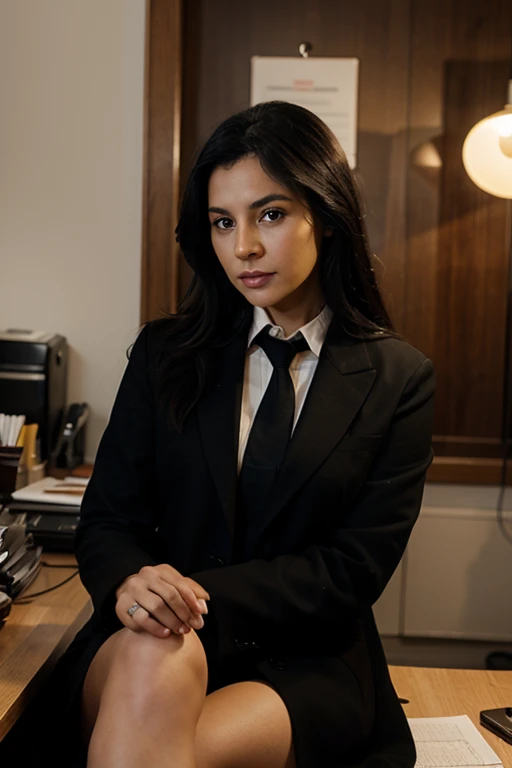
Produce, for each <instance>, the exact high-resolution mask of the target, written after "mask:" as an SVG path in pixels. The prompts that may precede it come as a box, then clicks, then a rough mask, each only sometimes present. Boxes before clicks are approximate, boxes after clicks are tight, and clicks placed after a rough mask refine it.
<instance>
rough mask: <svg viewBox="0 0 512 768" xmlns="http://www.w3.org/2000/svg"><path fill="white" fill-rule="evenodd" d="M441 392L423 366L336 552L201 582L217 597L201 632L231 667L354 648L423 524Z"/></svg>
mask: <svg viewBox="0 0 512 768" xmlns="http://www.w3.org/2000/svg"><path fill="white" fill-rule="evenodd" d="M434 390H435V377H434V370H433V366H432V363H431V362H430V360H428V359H426V358H423V360H422V362H421V363H420V365H419V367H418V368H417V369H416V371H415V372H414V373H413V374H412V376H411V377H410V378H409V380H408V382H407V384H406V385H405V387H404V389H403V391H402V395H401V398H400V400H399V403H398V406H397V408H396V411H395V413H394V416H393V419H392V422H391V425H390V427H389V429H388V432H387V433H386V436H385V438H384V440H383V444H382V446H381V447H380V450H379V452H378V454H377V456H376V458H375V460H374V462H373V464H372V468H371V470H370V474H369V476H368V477H367V479H366V481H365V484H364V486H363V488H362V490H361V492H360V493H359V496H358V497H357V498H356V500H355V503H354V504H353V506H352V507H351V508H350V509H349V510H348V511H347V512H344V513H343V520H342V521H341V523H340V526H339V528H338V529H337V530H334V531H333V532H332V535H331V538H330V540H329V541H328V542H327V541H326V542H325V544H323V545H321V546H319V545H315V546H310V547H308V548H307V549H306V550H304V551H303V552H301V553H298V554H285V555H280V556H278V557H276V558H274V559H271V560H263V559H255V560H251V561H249V562H246V563H240V564H235V565H231V566H225V567H221V568H215V569H213V570H207V571H202V572H199V573H194V574H191V576H192V578H194V579H195V580H196V581H197V582H198V583H200V584H201V585H202V586H203V587H204V588H205V589H206V590H207V591H208V592H209V594H210V596H211V600H210V602H209V604H208V606H209V614H208V617H207V622H205V627H204V628H203V629H202V630H201V632H203V633H205V638H204V639H205V640H206V639H207V637H208V639H209V642H210V643H212V644H213V645H214V646H215V647H216V650H217V653H218V656H219V658H220V659H221V660H222V659H225V660H228V659H229V657H233V656H240V655H241V654H243V653H247V652H251V649H253V650H255V651H256V652H259V651H260V650H261V649H264V648H271V649H276V648H283V649H286V650H287V651H289V652H293V651H296V652H300V651H301V650H303V651H305V650H306V651H307V652H309V653H311V652H314V651H315V650H316V652H320V653H322V652H323V653H325V652H327V650H328V647H329V646H330V645H331V644H332V648H333V649H336V648H338V649H339V648H340V644H342V643H343V642H346V641H347V635H348V634H350V627H351V626H354V625H355V619H357V617H359V616H360V614H361V612H362V611H363V610H364V609H369V608H370V607H371V605H372V604H373V603H374V602H375V601H376V600H377V598H378V597H379V596H380V595H381V593H382V591H383V590H384V587H385V586H386V584H387V583H388V581H389V579H390V578H391V576H392V574H393V572H394V570H395V569H396V567H397V565H398V563H399V561H400V558H401V557H402V554H403V552H404V550H405V547H406V544H407V541H408V539H409V535H410V533H411V530H412V527H413V525H414V523H415V521H416V519H417V516H418V513H419V510H420V506H421V500H422V496H423V487H424V482H425V475H426V471H427V469H428V467H429V465H430V464H431V462H432V458H433V453H432V417H433V395H434ZM316 642H317V643H318V644H319V646H318V647H317V648H316V649H315V643H316ZM240 649H242V650H240Z"/></svg>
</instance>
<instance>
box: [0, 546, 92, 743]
mask: <svg viewBox="0 0 512 768" xmlns="http://www.w3.org/2000/svg"><path fill="white" fill-rule="evenodd" d="M43 560H44V561H45V562H48V563H51V564H54V565H57V564H60V565H70V566H74V567H76V560H75V558H74V557H73V555H69V554H56V553H54V554H50V553H45V554H43ZM72 572H73V571H72V568H70V569H68V568H44V567H42V568H41V571H40V573H39V574H38V576H37V578H36V580H35V581H34V582H33V583H32V584H31V585H30V586H29V587H27V590H26V594H27V595H28V594H30V593H32V592H39V591H40V590H43V589H47V588H48V587H51V586H53V585H54V584H58V583H59V582H60V581H64V579H65V578H67V577H68V576H69V575H70V574H71V573H72ZM22 597H23V595H22V596H21V598H22ZM21 598H20V599H21ZM91 613H92V607H91V604H90V602H89V595H88V593H87V592H86V590H85V588H84V587H83V585H82V582H81V581H80V578H79V577H78V576H76V577H75V578H74V579H72V580H71V581H69V582H68V583H67V584H65V585H64V586H62V587H59V589H56V590H54V591H53V592H49V593H48V594H46V595H41V597H37V598H35V599H34V600H33V601H32V602H31V603H30V604H27V605H13V606H12V608H11V613H10V615H9V617H8V618H7V621H6V622H5V624H4V626H3V627H2V629H0V741H1V740H2V739H3V738H4V736H5V735H6V734H7V733H8V731H9V730H10V729H11V728H12V726H13V725H14V723H15V722H16V720H17V719H18V718H19V717H20V715H21V714H22V713H23V711H24V710H25V709H26V708H27V706H28V704H29V703H30V701H31V700H32V699H33V698H34V696H35V695H36V694H37V693H38V691H39V690H40V689H41V687H42V686H43V684H44V682H45V681H46V680H47V679H48V676H49V675H50V673H51V671H52V669H53V667H54V666H55V664H56V662H57V660H58V659H59V657H60V656H61V655H62V654H63V653H64V651H65V650H66V648H67V647H68V645H69V643H70V642H71V640H72V639H73V637H74V635H75V634H76V632H78V630H79V629H80V628H81V627H82V626H83V624H85V622H86V621H87V619H88V618H89V616H90V615H91Z"/></svg>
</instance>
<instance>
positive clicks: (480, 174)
mask: <svg viewBox="0 0 512 768" xmlns="http://www.w3.org/2000/svg"><path fill="white" fill-rule="evenodd" d="M462 161H463V163H464V167H465V169H466V171H467V174H468V176H469V178H470V179H471V180H472V181H473V182H474V183H475V184H476V185H477V187H480V189H483V190H484V191H485V192H489V193H490V194H491V195H495V196H496V197H506V198H512V104H507V106H506V107H505V109H504V110H502V111H501V112H495V113H494V114H493V115H489V117H486V118H484V119H483V120H480V122H479V123H477V124H476V125H475V126H474V127H473V128H472V129H471V130H470V132H469V133H468V135H467V136H466V140H465V141H464V145H463V147H462Z"/></svg>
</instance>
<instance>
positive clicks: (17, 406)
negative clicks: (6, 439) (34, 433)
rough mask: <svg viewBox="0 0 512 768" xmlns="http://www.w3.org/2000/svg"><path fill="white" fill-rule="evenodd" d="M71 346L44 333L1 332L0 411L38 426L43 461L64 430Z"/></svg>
mask: <svg viewBox="0 0 512 768" xmlns="http://www.w3.org/2000/svg"><path fill="white" fill-rule="evenodd" d="M67 368H68V345H67V341H66V339H65V338H64V336H61V335H59V334H52V333H45V332H43V331H26V330H19V329H8V330H6V331H0V411H2V412H4V413H7V414H25V416H26V417H27V423H37V424H39V438H40V448H41V459H42V460H43V461H44V460H45V459H48V458H49V456H50V454H51V452H52V450H53V448H54V446H55V444H56V441H57V437H58V433H59V431H60V429H61V427H62V420H63V417H64V409H65V406H66V395H67Z"/></svg>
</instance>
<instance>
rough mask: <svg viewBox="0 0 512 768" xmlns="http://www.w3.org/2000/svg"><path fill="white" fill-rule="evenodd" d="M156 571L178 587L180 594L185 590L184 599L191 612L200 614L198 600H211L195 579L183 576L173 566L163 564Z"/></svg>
mask: <svg viewBox="0 0 512 768" xmlns="http://www.w3.org/2000/svg"><path fill="white" fill-rule="evenodd" d="M155 570H157V571H158V573H159V575H160V577H161V578H162V579H164V581H166V582H168V583H169V584H173V585H174V586H176V587H178V588H179V590H180V592H181V591H182V588H183V598H184V599H185V601H186V602H187V604H188V605H189V607H190V609H191V610H194V611H196V612H197V613H199V612H200V608H199V607H198V605H197V599H202V600H209V599H210V595H209V594H208V592H207V591H206V590H205V589H204V588H203V587H202V586H201V585H200V584H198V583H197V581H194V579H191V578H190V577H188V576H182V575H181V573H180V572H179V571H177V570H176V569H175V568H173V567H172V566H171V565H167V564H166V563H163V564H162V565H158V566H156V567H155Z"/></svg>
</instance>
